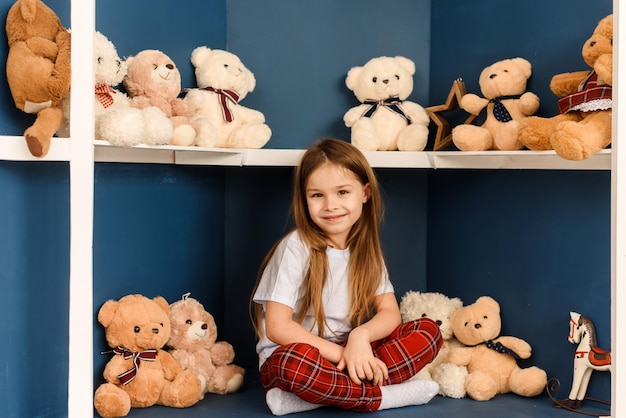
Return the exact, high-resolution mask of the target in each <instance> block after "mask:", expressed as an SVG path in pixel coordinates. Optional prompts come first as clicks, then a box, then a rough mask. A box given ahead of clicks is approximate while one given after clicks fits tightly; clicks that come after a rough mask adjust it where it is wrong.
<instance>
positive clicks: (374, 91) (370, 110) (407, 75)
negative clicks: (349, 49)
mask: <svg viewBox="0 0 626 418" xmlns="http://www.w3.org/2000/svg"><path fill="white" fill-rule="evenodd" d="M413 74H415V63H414V62H413V61H411V60H410V59H408V58H405V57H400V56H396V57H376V58H372V59H371V60H369V61H368V62H367V63H366V64H365V65H363V66H358V67H352V68H351V69H350V70H349V71H348V75H347V77H346V86H347V87H348V88H349V89H350V90H352V92H353V93H354V95H355V96H356V98H357V99H358V100H359V101H360V102H361V104H360V105H358V106H355V107H352V108H351V109H349V110H348V111H347V112H346V113H345V115H344V116H343V121H344V123H345V125H346V126H347V127H348V128H351V142H352V144H353V145H354V146H355V147H357V148H359V149H360V150H362V151H394V150H400V151H423V150H424V148H426V144H427V142H428V125H429V124H430V118H429V116H428V113H426V110H424V108H423V107H422V106H420V105H419V104H417V103H414V102H412V101H409V100H406V99H407V98H408V97H409V95H410V94H411V92H412V91H413Z"/></svg>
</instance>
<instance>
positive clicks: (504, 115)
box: [489, 96, 520, 122]
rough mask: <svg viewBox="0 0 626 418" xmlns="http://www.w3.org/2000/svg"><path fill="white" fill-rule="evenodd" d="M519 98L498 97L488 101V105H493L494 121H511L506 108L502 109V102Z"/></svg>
mask: <svg viewBox="0 0 626 418" xmlns="http://www.w3.org/2000/svg"><path fill="white" fill-rule="evenodd" d="M519 98H520V96H499V97H494V98H493V99H491V100H489V103H493V116H494V117H495V118H496V120H497V121H499V122H510V121H512V120H513V118H512V117H511V114H510V113H509V111H508V110H506V107H504V105H503V104H502V100H508V99H519Z"/></svg>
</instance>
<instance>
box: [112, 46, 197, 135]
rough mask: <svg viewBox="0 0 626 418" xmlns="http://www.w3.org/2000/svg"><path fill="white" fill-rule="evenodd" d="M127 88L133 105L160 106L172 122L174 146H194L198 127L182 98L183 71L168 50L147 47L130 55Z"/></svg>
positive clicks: (125, 83)
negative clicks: (194, 125)
mask: <svg viewBox="0 0 626 418" xmlns="http://www.w3.org/2000/svg"><path fill="white" fill-rule="evenodd" d="M126 65H127V67H128V71H127V73H126V76H125V77H124V87H125V88H126V91H127V92H128V95H129V96H130V97H131V105H132V106H133V107H137V108H139V109H144V108H146V107H149V106H156V107H158V108H159V109H161V110H162V111H163V113H165V115H167V117H168V118H170V120H171V121H172V125H173V127H174V133H173V137H172V140H171V141H170V144H171V145H194V143H195V141H196V130H195V128H194V127H193V125H192V123H191V120H190V119H189V117H188V116H189V115H190V109H189V106H187V104H186V103H185V102H184V101H183V99H181V98H179V97H178V95H179V94H180V92H181V82H180V71H179V70H178V67H177V66H176V64H175V63H174V61H172V59H171V58H170V57H169V56H167V55H166V54H165V53H164V52H162V51H159V50H156V49H146V50H143V51H140V52H139V53H138V54H137V55H134V56H131V57H128V58H126Z"/></svg>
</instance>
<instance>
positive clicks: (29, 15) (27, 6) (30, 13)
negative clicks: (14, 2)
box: [20, 0, 37, 23]
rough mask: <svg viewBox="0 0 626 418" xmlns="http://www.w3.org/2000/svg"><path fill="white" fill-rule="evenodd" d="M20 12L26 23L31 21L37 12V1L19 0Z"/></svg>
mask: <svg viewBox="0 0 626 418" xmlns="http://www.w3.org/2000/svg"><path fill="white" fill-rule="evenodd" d="M20 14H21V15H22V19H24V21H25V22H26V23H33V21H34V20H35V15H36V14H37V1H36V0H20Z"/></svg>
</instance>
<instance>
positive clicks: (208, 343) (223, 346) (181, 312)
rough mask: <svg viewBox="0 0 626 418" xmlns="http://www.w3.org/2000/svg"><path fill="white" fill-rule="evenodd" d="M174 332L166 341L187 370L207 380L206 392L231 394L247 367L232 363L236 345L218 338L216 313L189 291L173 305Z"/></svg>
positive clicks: (237, 386)
mask: <svg viewBox="0 0 626 418" xmlns="http://www.w3.org/2000/svg"><path fill="white" fill-rule="evenodd" d="M169 317H170V323H171V324H172V333H171V335H170V339H169V341H168V343H167V345H168V347H169V348H170V353H171V354H172V356H173V357H174V358H175V359H176V360H177V361H178V362H179V363H180V364H181V365H182V366H183V367H184V368H186V369H190V370H193V371H194V372H197V373H198V374H200V375H202V376H204V378H205V379H206V392H207V393H209V392H210V393H219V394H225V393H231V392H235V391H237V390H238V389H239V388H240V387H241V385H242V384H243V378H244V375H245V370H244V369H242V368H241V367H239V366H236V365H234V364H232V361H233V360H234V358H235V351H234V349H233V346H232V345H230V344H229V343H227V342H225V341H219V342H216V340H217V325H215V320H214V319H213V316H212V315H211V314H210V313H208V312H207V311H206V310H205V309H204V306H202V304H201V303H200V302H198V301H197V300H196V299H194V298H190V297H189V293H186V294H185V295H183V299H182V300H179V301H176V302H174V303H172V304H171V305H170V314H169Z"/></svg>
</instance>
